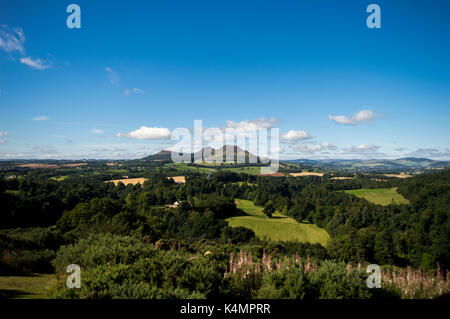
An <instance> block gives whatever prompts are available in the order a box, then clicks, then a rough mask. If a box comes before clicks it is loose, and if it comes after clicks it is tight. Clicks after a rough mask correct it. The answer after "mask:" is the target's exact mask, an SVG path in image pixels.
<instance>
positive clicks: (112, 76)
mask: <svg viewBox="0 0 450 319" xmlns="http://www.w3.org/2000/svg"><path fill="white" fill-rule="evenodd" d="M105 70H106V72H108V78H109V82H111V84H112V85H117V84H118V83H119V75H118V74H117V73H116V72H115V71H113V70H112V69H111V68H110V67H109V66H107V67H106V68H105Z"/></svg>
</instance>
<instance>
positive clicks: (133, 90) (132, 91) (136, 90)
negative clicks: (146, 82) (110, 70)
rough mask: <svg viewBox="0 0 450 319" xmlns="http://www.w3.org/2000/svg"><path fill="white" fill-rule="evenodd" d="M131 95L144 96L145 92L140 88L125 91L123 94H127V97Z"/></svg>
mask: <svg viewBox="0 0 450 319" xmlns="http://www.w3.org/2000/svg"><path fill="white" fill-rule="evenodd" d="M131 93H136V94H144V90H141V89H138V88H132V89H126V90H124V91H123V94H125V95H126V96H128V95H130V94H131Z"/></svg>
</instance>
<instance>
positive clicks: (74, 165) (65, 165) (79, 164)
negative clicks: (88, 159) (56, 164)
mask: <svg viewBox="0 0 450 319" xmlns="http://www.w3.org/2000/svg"><path fill="white" fill-rule="evenodd" d="M87 164H88V163H72V164H62V166H63V167H79V166H85V165H87Z"/></svg>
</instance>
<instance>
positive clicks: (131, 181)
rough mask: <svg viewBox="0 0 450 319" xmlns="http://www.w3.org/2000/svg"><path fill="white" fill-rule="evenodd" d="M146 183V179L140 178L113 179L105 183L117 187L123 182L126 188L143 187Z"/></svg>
mask: <svg viewBox="0 0 450 319" xmlns="http://www.w3.org/2000/svg"><path fill="white" fill-rule="evenodd" d="M144 181H145V178H143V177H140V178H123V179H111V180H109V181H105V183H114V185H115V186H117V184H119V182H122V183H123V184H124V185H125V186H127V185H128V184H133V185H136V184H141V185H143V184H144Z"/></svg>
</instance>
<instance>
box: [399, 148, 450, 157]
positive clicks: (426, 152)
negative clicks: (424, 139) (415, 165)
mask: <svg viewBox="0 0 450 319" xmlns="http://www.w3.org/2000/svg"><path fill="white" fill-rule="evenodd" d="M406 156H408V157H430V158H450V148H446V149H445V150H439V149H437V148H418V149H417V150H415V151H414V152H411V153H408V154H406Z"/></svg>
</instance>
